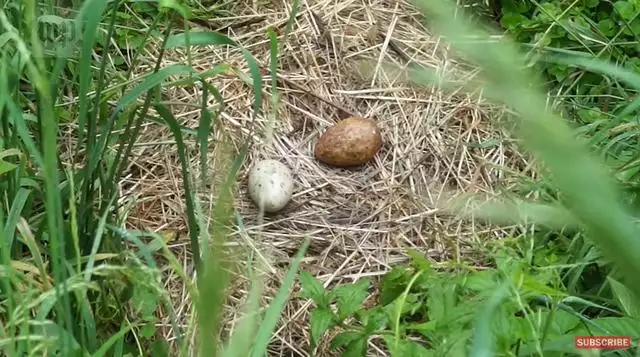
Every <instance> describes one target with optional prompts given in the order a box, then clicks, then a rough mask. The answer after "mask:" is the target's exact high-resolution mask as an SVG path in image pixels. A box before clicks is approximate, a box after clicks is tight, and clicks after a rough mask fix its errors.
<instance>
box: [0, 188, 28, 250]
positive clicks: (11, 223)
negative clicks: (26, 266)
mask: <svg viewBox="0 0 640 357" xmlns="http://www.w3.org/2000/svg"><path fill="white" fill-rule="evenodd" d="M30 194H31V190H28V189H26V188H20V190H18V193H17V194H16V195H15V197H14V199H13V203H12V204H11V210H10V211H9V215H8V216H7V218H6V222H5V225H4V237H2V239H3V241H4V243H5V244H6V246H5V249H8V250H9V251H11V249H12V247H13V239H14V238H15V233H16V226H17V225H18V220H19V219H20V214H21V213H22V210H23V209H24V205H25V204H26V203H27V199H28V198H29V195H30Z"/></svg>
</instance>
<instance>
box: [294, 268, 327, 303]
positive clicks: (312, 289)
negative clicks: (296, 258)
mask: <svg viewBox="0 0 640 357" xmlns="http://www.w3.org/2000/svg"><path fill="white" fill-rule="evenodd" d="M299 279H300V285H301V287H302V296H304V297H305V298H307V299H311V300H313V301H314V302H315V303H316V304H317V305H318V306H319V307H328V305H329V301H327V300H328V299H327V291H326V290H325V288H324V287H323V286H322V283H321V282H320V280H318V279H316V277H314V276H313V275H311V274H310V273H308V272H306V271H303V272H301V273H300V277H299Z"/></svg>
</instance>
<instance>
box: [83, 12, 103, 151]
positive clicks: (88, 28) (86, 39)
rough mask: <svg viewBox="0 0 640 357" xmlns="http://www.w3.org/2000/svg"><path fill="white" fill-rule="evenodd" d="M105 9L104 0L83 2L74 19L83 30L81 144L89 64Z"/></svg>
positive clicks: (86, 100) (86, 115) (86, 110)
mask: <svg viewBox="0 0 640 357" xmlns="http://www.w3.org/2000/svg"><path fill="white" fill-rule="evenodd" d="M106 8H107V1H105V0H89V1H85V2H84V3H83V5H82V8H80V12H79V13H78V17H77V18H76V21H77V27H78V28H82V29H84V32H83V34H82V50H81V52H80V59H79V61H78V65H79V68H78V70H79V72H80V78H79V83H78V84H79V101H78V141H79V142H83V140H84V130H85V126H86V125H87V120H88V114H89V98H88V97H87V95H86V94H87V93H89V88H90V84H91V82H92V81H93V76H92V73H93V71H92V70H91V64H92V63H93V60H92V55H93V48H94V46H95V44H96V41H97V35H98V26H99V25H100V20H101V19H102V14H103V13H104V11H105V9H106Z"/></svg>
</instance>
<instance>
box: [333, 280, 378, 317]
mask: <svg viewBox="0 0 640 357" xmlns="http://www.w3.org/2000/svg"><path fill="white" fill-rule="evenodd" d="M368 289H369V280H366V279H362V280H360V281H358V282H357V283H355V284H348V285H342V286H340V287H338V288H336V289H335V291H334V292H333V294H334V296H335V297H336V298H337V304H338V319H340V321H342V320H344V319H345V318H347V317H348V316H350V315H351V314H353V313H354V312H356V311H358V310H359V309H360V306H361V305H362V303H363V302H364V300H365V299H366V298H367V296H368V295H369V292H368Z"/></svg>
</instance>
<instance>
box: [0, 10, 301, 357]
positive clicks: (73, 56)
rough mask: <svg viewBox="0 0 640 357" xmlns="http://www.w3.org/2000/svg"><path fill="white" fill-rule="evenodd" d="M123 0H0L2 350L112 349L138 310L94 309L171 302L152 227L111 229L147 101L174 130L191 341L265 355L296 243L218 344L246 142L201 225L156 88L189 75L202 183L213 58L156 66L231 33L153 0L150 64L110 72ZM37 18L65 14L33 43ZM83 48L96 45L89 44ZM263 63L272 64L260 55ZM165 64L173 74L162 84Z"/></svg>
mask: <svg viewBox="0 0 640 357" xmlns="http://www.w3.org/2000/svg"><path fill="white" fill-rule="evenodd" d="M123 4H124V2H123V1H110V2H109V1H104V0H89V1H85V2H82V3H81V5H80V3H78V4H77V5H80V6H79V7H77V8H75V9H77V14H76V15H75V17H74V19H73V20H69V19H65V18H63V17H61V16H58V15H56V14H55V13H53V10H54V9H55V8H56V5H57V4H56V3H54V2H53V1H49V2H47V3H45V4H42V3H38V2H36V1H32V0H29V1H24V2H19V1H10V2H7V3H5V6H4V7H3V8H2V9H0V26H1V27H2V33H3V34H2V35H0V43H2V46H1V48H2V50H1V54H0V56H1V57H2V66H0V113H1V115H2V122H1V124H2V125H1V127H0V130H1V133H2V136H1V140H0V178H1V180H0V197H1V198H2V200H1V201H2V203H1V204H0V250H1V252H2V254H1V255H2V256H1V257H0V259H2V269H1V275H0V286H1V287H2V292H1V297H2V301H3V303H2V307H3V309H2V313H0V316H1V318H0V321H1V324H0V336H1V337H0V341H2V343H0V350H1V351H2V354H3V355H7V356H22V355H43V356H44V355H59V356H80V355H82V356H104V355H113V356H123V355H125V353H127V351H128V349H127V348H125V347H126V345H127V344H129V343H128V342H126V341H130V340H131V339H132V338H133V339H134V340H139V337H140V336H141V334H144V333H145V332H144V328H145V326H144V323H143V321H129V320H128V319H127V317H128V312H127V311H126V310H125V309H122V310H119V311H111V312H112V313H114V315H113V316H112V318H107V319H105V318H104V317H103V316H102V313H101V310H102V309H104V308H105V306H110V305H113V306H120V307H126V306H127V303H128V302H129V301H131V299H132V296H134V295H137V294H140V293H141V292H143V293H144V292H145V291H146V292H147V295H146V298H143V300H146V301H143V302H146V303H149V302H151V303H152V305H153V304H154V300H155V303H157V304H162V305H164V309H165V311H169V315H170V316H173V315H174V314H175V313H174V312H173V310H172V307H171V304H170V302H169V301H168V297H167V295H166V292H165V291H164V290H163V289H162V288H161V285H160V281H159V278H160V276H159V274H160V271H159V270H158V267H157V264H156V262H155V258H154V255H153V253H154V251H157V248H153V247H158V245H160V247H162V248H161V250H160V251H161V252H163V253H164V254H165V256H166V257H167V258H169V261H170V265H171V267H172V268H174V269H176V271H181V269H182V267H180V266H179V264H178V263H177V260H176V259H175V257H173V256H172V254H171V252H169V251H168V249H167V248H166V246H164V242H163V240H162V238H161V237H159V236H158V235H155V234H151V233H149V232H135V231H127V230H125V229H123V228H122V222H121V221H122V219H121V217H120V213H119V212H120V211H119V207H118V202H119V199H120V196H119V195H120V193H119V192H118V187H117V183H118V182H119V181H120V179H121V177H122V175H123V172H124V170H125V168H126V167H127V165H128V163H129V161H130V159H131V155H132V148H133V144H134V143H135V142H136V140H137V138H138V136H139V134H140V129H141V126H142V124H144V122H145V120H147V118H148V117H149V115H150V110H151V109H154V110H155V112H156V113H157V115H158V117H157V118H155V119H156V121H157V122H161V123H165V124H166V125H167V127H168V128H169V129H170V130H171V132H172V133H173V135H174V138H175V142H176V149H177V150H178V153H179V157H180V162H181V169H182V173H183V177H184V180H183V188H184V191H185V193H186V194H185V198H186V206H187V216H188V227H189V235H190V239H191V240H190V243H191V245H190V248H191V250H192V252H193V254H194V263H195V267H196V274H197V283H196V284H195V286H193V285H191V284H190V282H189V281H188V278H187V277H184V278H185V280H186V281H185V284H187V286H188V287H189V288H190V292H191V294H192V298H193V300H194V302H195V306H197V310H196V311H197V315H198V318H199V320H198V321H199V323H198V324H197V327H198V334H199V336H200V337H199V338H198V339H197V340H198V341H199V343H200V347H199V348H196V350H199V351H200V354H202V355H208V356H211V355H217V354H218V353H219V352H220V351H224V352H223V355H224V356H235V355H238V356H244V355H247V353H249V351H251V353H252V355H256V356H258V355H264V352H265V350H266V346H267V344H268V342H269V340H270V338H271V333H272V331H273V328H274V327H275V324H276V323H277V316H278V315H279V311H280V310H281V309H282V307H283V304H284V301H285V300H286V298H287V292H288V289H289V288H290V286H291V285H292V284H293V281H294V276H295V275H294V274H295V271H296V269H297V266H298V264H299V262H300V259H301V257H302V254H304V251H305V250H306V245H303V246H302V248H301V250H300V252H299V254H298V255H297V256H296V258H295V259H294V261H293V264H292V267H291V270H290V272H289V275H288V276H287V278H286V279H285V281H284V282H283V285H282V290H281V293H280V294H279V295H278V296H277V297H276V299H275V300H274V301H273V302H272V304H271V307H270V308H269V309H267V311H266V314H265V317H264V320H263V319H260V318H254V320H253V321H254V323H255V325H256V326H259V327H260V328H259V329H257V330H256V333H257V337H258V339H257V340H256V342H255V344H247V343H246V340H245V338H246V336H247V335H243V336H240V337H242V338H237V337H235V338H232V339H231V341H230V343H229V344H228V345H227V347H226V348H223V345H225V344H221V341H219V339H218V335H219V331H218V329H219V321H220V320H219V319H220V310H221V307H222V305H223V303H224V298H225V296H224V292H225V289H226V283H227V282H228V280H229V279H228V277H226V275H225V274H227V273H226V271H227V270H226V269H225V267H224V265H223V264H222V261H223V260H224V259H223V258H224V254H225V253H224V251H223V249H222V247H223V243H224V239H225V238H226V235H227V234H228V232H229V225H230V224H231V223H233V221H234V219H235V215H234V212H233V207H232V200H233V197H232V194H233V186H234V183H235V180H236V174H237V171H238V169H239V168H240V166H241V164H242V163H243V159H244V155H245V153H246V150H247V149H248V147H249V143H248V141H247V145H245V147H244V149H243V151H242V152H240V153H239V155H238V156H237V157H236V158H231V160H229V162H231V163H232V165H231V166H229V167H219V168H216V172H225V175H226V180H225V181H224V184H223V185H222V186H221V187H220V188H219V189H218V190H219V192H218V199H217V201H216V204H215V207H214V209H213V213H212V214H213V215H214V219H213V221H214V222H215V224H214V226H212V227H207V226H206V225H205V224H204V222H205V221H206V219H205V217H204V215H203V213H202V212H203V210H202V207H201V206H200V205H201V203H200V202H198V201H197V200H196V192H197V190H198V187H202V185H194V183H193V182H194V181H195V179H194V178H193V177H192V175H191V168H190V167H189V166H188V162H189V158H188V157H187V153H186V149H185V147H186V143H185V142H186V141H185V139H186V138H185V136H187V135H192V134H190V133H189V132H188V131H186V130H185V128H184V127H182V126H181V125H180V123H179V122H178V121H177V120H176V119H175V117H174V116H173V114H172V110H171V108H169V107H167V106H166V105H164V104H163V103H161V102H158V100H157V99H156V98H158V97H157V94H158V93H160V92H161V91H162V90H163V89H164V88H166V87H167V86H168V85H194V84H196V83H198V84H200V85H201V86H202V88H203V95H202V98H201V102H202V103H203V105H202V109H201V112H202V116H201V123H200V124H201V125H200V129H199V130H198V131H197V132H196V133H195V138H194V139H195V141H197V142H198V143H199V145H200V160H201V162H200V167H201V168H204V170H202V172H203V174H202V177H200V180H199V182H204V181H205V180H207V179H208V177H207V170H206V161H205V159H206V156H207V155H206V154H207V153H206V146H205V144H206V143H207V142H208V137H209V135H211V130H214V129H213V127H212V124H213V123H214V122H215V121H217V113H210V111H209V109H208V108H207V106H206V103H208V101H209V96H210V95H213V96H214V98H216V99H217V100H218V101H219V102H220V103H221V104H222V96H221V93H220V92H219V91H218V89H217V88H215V87H213V86H212V85H210V84H209V83H208V82H207V78H208V77H211V76H215V75H217V74H220V73H221V72H222V71H221V70H220V69H221V68H223V67H224V64H222V65H220V66H218V67H216V68H214V69H213V70H211V71H208V72H205V73H198V72H196V71H195V70H194V69H193V68H192V67H190V66H189V65H172V66H163V65H162V62H163V57H164V52H165V51H166V50H167V49H171V48H175V47H186V48H187V49H189V47H190V46H192V45H202V44H207V45H225V46H238V45H237V44H236V43H235V42H234V41H232V40H231V39H229V38H227V37H226V36H223V35H220V34H216V33H190V32H189V31H179V30H180V29H178V28H177V26H176V24H177V23H178V21H177V20H178V19H179V18H180V17H181V16H183V15H188V13H189V12H188V9H186V8H184V7H182V6H180V5H178V4H176V3H172V2H164V3H163V4H162V6H160V7H159V8H158V11H157V13H156V14H155V17H154V18H153V19H152V21H150V23H151V24H150V26H149V27H148V30H147V31H146V32H145V33H140V34H138V35H139V38H140V39H141V40H142V47H144V45H145V44H147V43H150V42H151V41H156V40H157V39H155V38H153V37H154V36H155V35H154V34H156V33H160V34H161V38H160V53H159V56H158V57H157V58H156V60H155V66H154V68H153V70H152V71H151V72H149V73H147V74H146V75H144V76H142V77H137V78H133V77H132V71H131V69H132V68H134V67H135V66H136V64H137V61H139V58H138V57H137V56H134V59H133V63H130V64H129V65H130V69H129V70H128V72H127V74H126V78H124V80H123V81H121V82H120V83H118V84H117V85H116V86H113V85H110V84H109V83H111V81H112V79H113V73H114V71H115V70H114V68H112V65H111V64H112V61H111V58H110V56H109V53H110V49H111V48H112V46H113V43H114V41H113V40H114V36H115V34H116V19H118V15H119V13H120V12H122V11H123ZM42 23H53V24H57V25H60V24H64V25H65V26H62V28H63V29H65V30H66V32H64V31H63V33H62V36H57V37H56V38H55V39H53V40H51V39H48V41H49V42H46V41H47V39H43V38H42V36H41V34H42V33H41V32H42ZM160 24H163V26H160ZM288 28H290V26H289V27H288ZM56 30H60V28H57V29H56ZM176 31H179V32H180V33H178V34H176V33H175V32H176ZM56 35H59V34H58V33H56ZM96 48H100V49H101V52H100V54H97V53H96ZM242 50H243V51H244V54H245V58H246V60H247V63H248V65H249V68H250V73H249V78H251V82H250V83H249V84H250V85H251V86H253V90H254V94H255V100H254V114H258V113H259V111H260V110H261V107H262V105H261V102H262V97H261V95H262V94H261V93H262V79H261V74H260V71H259V69H258V67H257V64H256V61H255V59H254V58H253V56H252V55H251V53H249V52H248V51H246V50H244V49H242ZM273 50H274V51H275V52H274V55H273V56H272V57H273V58H277V46H276V47H274V48H273ZM188 63H191V61H190V59H189V61H188ZM276 67H277V64H275V63H274V64H273V66H272V68H274V69H276ZM274 75H275V74H274ZM176 77H178V78H180V80H179V81H174V82H172V84H167V83H168V80H169V79H175V78H176ZM67 93H72V98H65V99H66V100H69V99H72V101H73V102H74V104H73V105H72V106H67V107H64V106H61V104H60V103H62V102H63V101H62V98H61V95H62V94H67ZM107 100H113V101H115V103H116V104H115V105H110V104H108V102H107ZM220 108H222V106H220ZM61 113H62V114H63V115H62V117H67V118H68V120H67V122H66V123H65V122H63V121H61V120H60V117H61V115H60V114H61ZM218 124H219V123H218ZM63 125H64V126H67V127H71V128H72V129H71V130H73V131H74V136H75V137H76V138H77V145H76V146H75V147H74V148H72V150H73V152H72V153H66V154H67V156H70V157H74V158H75V160H74V162H73V167H71V168H67V167H65V166H63V165H62V164H63V163H62V161H61V158H60V153H61V150H60V148H61V147H62V145H63V142H62V141H61V138H60V134H61V130H60V129H61V127H62V126H63ZM215 127H216V128H223V126H222V125H218V126H215ZM114 148H116V149H114ZM69 154H70V155H69ZM149 239H151V240H149ZM125 244H133V245H134V246H135V247H136V248H137V250H136V251H134V252H131V251H129V250H125V249H123V248H124V246H125ZM306 244H308V242H307V243H306ZM252 291H253V293H254V294H253V295H252V296H250V297H249V301H250V302H252V303H251V304H250V306H249V308H248V309H247V314H248V316H249V315H253V314H255V313H256V312H257V311H259V310H258V307H259V306H258V303H259V302H260V301H259V300H260V299H259V298H260V296H261V294H260V287H259V286H256V289H253V290H252ZM154 295H156V296H155V298H151V296H154ZM173 321H174V322H173V326H172V327H173V331H174V333H175V335H176V336H177V337H178V345H179V346H180V354H181V355H188V354H189V353H191V350H192V346H190V345H189V342H188V340H187V339H185V338H184V334H185V333H187V331H181V329H180V328H179V327H178V325H177V324H176V323H175V316H174V317H173ZM191 328H196V326H192V327H191ZM251 336H256V335H254V334H251ZM234 346H235V347H238V346H239V349H238V348H235V349H234ZM156 347H157V346H156ZM147 348H151V347H149V346H143V345H140V344H139V343H138V346H137V353H138V354H140V355H147V353H149V352H148V351H146V349H147ZM161 350H162V349H160V350H156V349H154V351H161ZM129 352H130V351H129ZM165 353H166V351H165Z"/></svg>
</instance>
